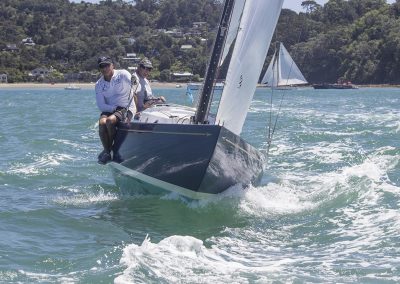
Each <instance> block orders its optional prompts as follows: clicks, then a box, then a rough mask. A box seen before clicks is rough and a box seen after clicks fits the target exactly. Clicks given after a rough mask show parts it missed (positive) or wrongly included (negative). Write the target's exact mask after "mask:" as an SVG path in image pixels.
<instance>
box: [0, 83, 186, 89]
mask: <svg viewBox="0 0 400 284" xmlns="http://www.w3.org/2000/svg"><path fill="white" fill-rule="evenodd" d="M68 85H69V83H55V84H50V83H3V84H0V89H44V88H46V89H64V88H65V87H67V86H68ZM73 85H75V86H77V87H80V88H81V89H94V85H95V83H73ZM177 85H180V86H181V88H186V86H187V85H186V83H173V82H169V83H161V82H152V83H151V86H152V87H153V88H178V87H177Z"/></svg>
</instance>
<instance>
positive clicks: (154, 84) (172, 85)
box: [0, 82, 400, 90]
mask: <svg viewBox="0 0 400 284" xmlns="http://www.w3.org/2000/svg"><path fill="white" fill-rule="evenodd" d="M69 85H70V83H54V84H51V83H0V90H1V89H27V88H29V89H64V88H65V87H67V86H69ZM71 85H75V86H77V87H79V88H81V89H93V90H94V86H95V83H71ZM150 85H151V87H152V88H165V89H170V88H171V89H182V88H184V89H186V87H187V83H180V82H150ZM178 85H179V86H180V87H178ZM356 86H358V87H359V88H400V85H389V84H367V85H356ZM257 87H258V88H260V87H261V88H264V86H262V85H257ZM308 87H309V88H312V86H305V88H308Z"/></svg>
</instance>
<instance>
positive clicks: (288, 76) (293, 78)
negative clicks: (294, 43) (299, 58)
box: [278, 43, 308, 86]
mask: <svg viewBox="0 0 400 284" xmlns="http://www.w3.org/2000/svg"><path fill="white" fill-rule="evenodd" d="M278 60H279V62H278V64H279V73H280V74H279V82H278V86H290V85H302V84H307V83H308V82H307V80H306V78H304V76H303V74H302V73H301V71H300V69H299V67H297V65H296V63H295V62H294V60H293V58H292V57H291V56H290V54H289V52H288V51H287V49H286V48H285V46H284V45H283V44H282V43H281V44H280V49H279V59H278Z"/></svg>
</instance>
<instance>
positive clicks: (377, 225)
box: [0, 87, 400, 283]
mask: <svg viewBox="0 0 400 284" xmlns="http://www.w3.org/2000/svg"><path fill="white" fill-rule="evenodd" d="M154 92H155V93H156V94H158V95H163V96H165V97H166V98H167V100H168V101H169V102H175V103H181V104H186V105H190V101H189V100H188V99H187V96H186V95H185V90H184V89H155V90H154ZM0 99H1V105H0V109H1V118H2V121H1V123H0V149H1V152H0V236H1V239H0V240H1V241H0V283H16V282H17V283H113V282H114V283H399V282H400V89H390V88H388V89H386V88H385V89H383V88H381V89H378V88H376V89H373V88H371V89H367V88H360V89H358V90H313V89H310V88H308V89H307V88H306V89H300V90H291V91H275V92H274V93H273V96H272V106H271V91H270V90H269V89H262V88H260V89H257V91H256V94H255V97H254V101H253V103H252V104H251V107H250V112H249V114H248V117H247V120H246V123H245V127H244V130H243V137H244V138H245V139H246V140H247V141H248V142H249V143H250V144H252V145H254V146H256V147H257V148H259V149H260V150H261V151H263V152H264V153H266V152H267V150H268V149H267V147H268V144H267V142H266V141H267V136H268V126H269V125H271V127H272V128H274V125H275V118H276V115H277V114H278V113H279V117H278V120H277V123H276V127H275V130H274V135H273V139H272V146H271V148H270V149H269V158H268V160H267V164H266V165H265V169H266V172H265V175H264V177H263V181H262V185H261V186H258V187H252V186H248V187H245V188H242V187H241V186H239V185H237V186H234V187H232V188H230V189H229V190H227V191H226V192H225V193H223V194H221V195H219V196H216V197H215V198H212V199H210V200H205V201H188V200H186V199H183V198H180V197H179V196H177V195H174V194H165V195H162V196H148V195H147V196H143V195H135V194H130V195H126V194H121V191H120V189H119V188H118V187H117V186H116V185H115V182H114V180H113V177H112V174H111V170H110V168H109V167H108V166H102V165H99V164H97V155H98V153H99V152H100V151H101V146H100V142H99V139H98V134H97V128H98V124H97V118H98V115H99V111H98V110H97V107H96V103H95V98H94V91H93V90H92V89H82V90H76V91H68V90H64V89H7V88H4V87H1V88H0ZM213 107H214V108H215V107H217V106H216V105H214V106H213ZM270 113H271V116H270ZM271 118H272V119H271ZM270 121H271V122H270Z"/></svg>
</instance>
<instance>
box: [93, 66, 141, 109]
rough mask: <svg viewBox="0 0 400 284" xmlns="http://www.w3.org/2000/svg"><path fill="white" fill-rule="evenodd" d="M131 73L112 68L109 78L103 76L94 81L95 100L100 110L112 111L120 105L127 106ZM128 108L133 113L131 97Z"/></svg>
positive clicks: (133, 101) (133, 103) (134, 106)
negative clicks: (112, 71)
mask: <svg viewBox="0 0 400 284" xmlns="http://www.w3.org/2000/svg"><path fill="white" fill-rule="evenodd" d="M130 90H131V74H130V73H129V72H128V71H127V70H114V74H113V76H112V77H111V80H110V81H109V82H108V81H106V80H104V76H101V78H100V79H99V80H98V81H97V82H96V85H95V92H96V102H97V106H98V108H99V109H100V111H102V112H114V111H115V109H116V108H117V107H118V106H120V107H127V106H128V103H129V100H130V97H129V95H130ZM129 110H130V111H131V112H132V113H133V114H135V113H136V105H135V100H133V99H132V102H131V105H130V107H129Z"/></svg>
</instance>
